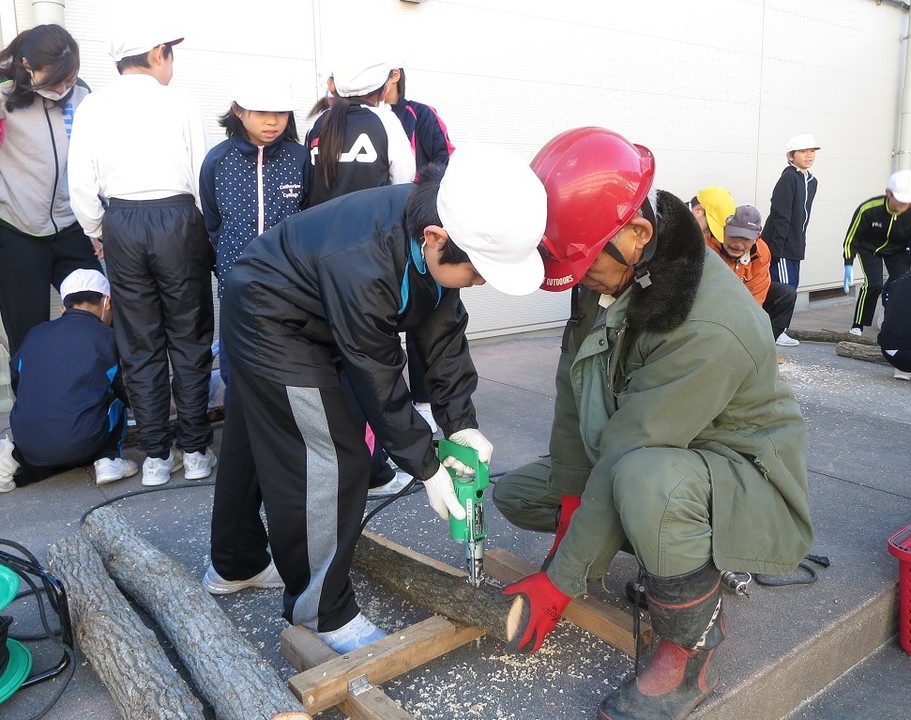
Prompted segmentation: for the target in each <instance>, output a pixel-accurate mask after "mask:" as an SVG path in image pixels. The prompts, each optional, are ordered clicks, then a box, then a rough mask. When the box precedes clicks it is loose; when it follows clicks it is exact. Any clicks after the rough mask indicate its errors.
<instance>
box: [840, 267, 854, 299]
mask: <svg viewBox="0 0 911 720" xmlns="http://www.w3.org/2000/svg"><path fill="white" fill-rule="evenodd" d="M853 282H854V266H853V265H845V282H844V284H843V285H842V289H843V290H844V291H845V295H847V294H848V293H849V292H850V290H851V283H853Z"/></svg>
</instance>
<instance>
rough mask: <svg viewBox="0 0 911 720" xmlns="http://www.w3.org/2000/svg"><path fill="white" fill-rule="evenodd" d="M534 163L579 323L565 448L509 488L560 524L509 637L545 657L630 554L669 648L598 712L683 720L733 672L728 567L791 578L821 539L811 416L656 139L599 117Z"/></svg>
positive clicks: (554, 261)
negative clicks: (723, 669) (554, 638)
mask: <svg viewBox="0 0 911 720" xmlns="http://www.w3.org/2000/svg"><path fill="white" fill-rule="evenodd" d="M532 168H533V169H534V170H535V172H536V173H537V175H538V177H539V178H540V179H541V181H542V182H543V183H544V187H545V189H546V190H547V196H548V208H547V227H546V231H545V237H544V239H543V241H542V246H541V250H542V254H543V255H544V264H545V280H544V283H543V285H542V287H543V288H544V289H546V290H563V289H568V288H572V316H571V318H570V320H569V323H568V324H567V327H566V331H565V333H564V342H563V348H562V350H563V354H562V356H561V359H560V363H559V366H558V371H557V399H556V407H555V415H554V424H553V429H552V433H551V443H550V450H551V455H550V456H549V457H548V458H546V459H543V460H539V461H537V462H535V463H532V464H530V465H526V466H524V467H521V468H518V469H517V470H514V471H513V472H511V473H509V474H507V475H505V476H504V477H502V478H501V479H500V480H499V481H498V482H497V485H496V487H495V490H494V494H493V499H494V502H495V503H496V505H497V507H498V508H499V509H500V510H501V511H502V512H503V514H504V515H505V516H506V517H507V518H508V519H509V520H510V521H512V522H513V523H515V524H516V525H518V526H519V527H522V528H526V529H532V530H539V531H550V532H553V531H554V530H557V532H558V537H557V541H556V542H555V543H554V547H553V549H552V550H551V552H550V554H549V555H548V558H547V560H546V570H542V571H541V572H538V573H535V574H533V575H530V576H528V577H526V578H524V579H523V580H520V581H518V582H516V583H514V584H512V585H510V586H508V587H507V588H506V589H505V590H504V592H505V593H506V594H507V595H512V596H515V600H514V602H513V607H512V608H511V613H510V616H511V618H513V620H514V621H515V623H514V624H515V632H514V634H513V636H512V639H511V642H510V645H511V646H512V647H513V648H515V649H518V650H522V651H526V652H534V651H536V650H537V649H538V648H539V647H540V646H541V643H542V642H543V641H544V638H545V636H546V635H547V633H548V632H550V631H551V630H552V629H553V628H554V627H555V626H556V624H557V620H558V619H559V617H560V615H561V614H562V612H563V610H564V609H565V608H566V606H567V605H568V603H569V602H570V600H571V598H572V597H575V596H579V595H582V594H583V593H585V592H586V588H587V581H588V579H589V578H590V577H598V576H599V575H601V574H603V573H604V572H605V571H606V570H607V568H608V566H609V565H610V563H611V561H612V559H613V558H614V555H616V553H617V552H618V551H619V550H620V549H621V548H624V547H625V548H628V549H631V550H632V551H633V552H634V553H635V555H636V558H637V560H638V561H639V564H640V566H641V568H642V583H643V584H644V586H645V589H646V596H647V600H648V605H649V608H650V611H651V622H652V626H653V628H654V630H655V632H656V633H657V635H658V636H659V638H660V640H659V643H658V648H657V651H656V653H655V655H654V656H653V657H652V659H651V661H650V663H649V664H648V666H647V667H646V668H645V670H644V671H643V672H642V673H641V674H639V675H638V677H633V678H630V679H629V680H627V681H626V682H624V683H623V684H622V685H621V686H620V687H619V688H618V689H617V690H616V691H614V692H613V693H611V694H610V695H609V696H607V697H606V698H605V699H604V700H603V701H602V702H601V704H600V706H599V717H601V718H604V719H606V720H629V719H632V718H635V719H636V720H649V719H658V718H661V719H662V720H668V719H670V718H677V719H679V718H683V717H685V716H686V715H688V714H689V712H690V711H691V710H692V709H693V708H694V707H695V706H696V705H697V704H698V703H699V702H700V701H702V700H703V699H704V698H705V697H706V696H707V695H708V694H709V693H710V692H711V690H712V688H713V687H714V685H715V683H716V682H717V679H718V670H717V668H716V667H715V663H714V661H713V656H714V650H715V648H716V647H717V646H718V645H719V644H720V643H721V641H722V640H723V639H724V635H725V624H724V618H723V614H722V611H721V593H720V582H719V578H720V573H719V568H722V569H724V570H738V571H749V572H754V573H767V574H773V575H777V574H783V573H789V572H791V571H792V570H793V569H794V568H795V567H796V566H797V563H798V562H799V561H800V559H801V558H802V557H803V556H804V554H805V553H806V551H807V549H808V548H809V546H810V543H811V541H812V538H813V529H812V525H811V522H810V512H809V504H808V499H807V479H806V449H805V439H804V436H805V428H804V421H803V418H802V417H801V414H800V408H799V406H798V404H797V401H796V400H795V399H794V396H793V395H792V394H791V392H790V390H789V389H788V388H787V387H786V386H785V385H784V384H782V383H781V382H779V380H778V363H777V361H776V353H775V345H774V341H773V339H772V337H771V335H770V333H769V321H768V318H767V317H766V315H765V313H763V311H762V309H761V308H760V307H759V306H758V305H757V304H756V303H755V302H753V301H752V300H751V299H750V295H749V293H748V292H747V290H746V289H745V288H744V287H743V283H742V282H741V281H740V280H739V279H738V278H737V277H736V276H735V275H734V273H732V272H731V271H730V270H729V269H728V268H727V267H725V265H724V263H723V262H722V261H721V260H720V259H719V258H718V257H717V256H716V255H715V254H714V253H707V252H706V247H705V243H704V242H703V238H702V233H701V232H700V229H699V226H698V225H697V223H696V220H695V219H694V217H693V215H692V214H691V213H690V211H689V209H688V207H687V206H686V204H684V203H683V202H681V201H680V200H679V199H678V198H676V197H674V196H673V195H671V194H670V193H667V192H661V191H658V192H655V191H653V188H652V183H653V180H654V170H655V162H654V157H653V156H652V154H651V152H649V151H648V149H646V148H644V147H641V146H638V145H633V144H631V143H629V142H628V141H627V140H626V139H625V138H623V137H621V136H620V135H617V134H616V133H613V132H610V131H609V130H604V129H601V128H580V129H576V130H570V131H568V132H566V133H563V134H562V135H559V136H558V137H556V138H554V139H553V140H551V141H550V142H549V143H547V145H545V146H544V148H543V149H542V150H541V151H540V152H539V153H538V155H537V156H536V158H535V159H534V160H533V161H532Z"/></svg>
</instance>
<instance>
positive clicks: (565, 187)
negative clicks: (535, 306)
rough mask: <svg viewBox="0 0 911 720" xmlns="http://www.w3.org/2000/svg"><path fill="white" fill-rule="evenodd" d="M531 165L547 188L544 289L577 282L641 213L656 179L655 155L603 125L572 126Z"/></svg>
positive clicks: (566, 287) (541, 152)
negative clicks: (601, 126) (609, 243)
mask: <svg viewBox="0 0 911 720" xmlns="http://www.w3.org/2000/svg"><path fill="white" fill-rule="evenodd" d="M531 168H532V170H534V171H535V174H536V175H537V176H538V177H539V178H540V179H541V182H542V183H544V189H545V190H546V191H547V227H546V229H545V231H544V238H543V240H542V241H541V245H540V247H539V249H540V250H541V255H542V257H543V258H544V282H543V284H542V285H541V288H542V289H544V290H550V291H551V292H557V291H560V290H566V289H568V288H570V287H572V286H573V285H576V284H577V283H578V282H579V281H580V280H581V279H582V278H583V277H584V276H585V273H586V272H588V269H589V268H590V267H591V264H592V263H593V262H594V261H595V258H596V257H597V256H598V253H600V252H601V251H602V250H603V249H604V247H605V246H606V245H607V243H608V242H609V241H610V240H611V239H612V238H613V237H614V236H615V235H616V234H617V233H618V232H620V230H621V228H623V226H624V225H626V224H627V223H628V222H629V221H630V220H632V219H633V217H634V216H635V215H636V213H637V212H638V210H639V208H640V207H641V206H642V204H643V203H644V202H645V200H646V198H647V197H648V193H649V190H650V189H651V187H652V182H653V181H654V178H655V158H654V156H653V155H652V153H651V151H650V150H649V149H648V148H645V147H643V146H641V145H634V144H633V143H630V142H629V141H628V140H626V138H624V137H623V136H621V135H618V134H617V133H615V132H612V131H610V130H606V129H605V128H599V127H583V128H575V129H573V130H567V131H566V132H563V133H561V134H560V135H557V136H556V137H555V138H553V139H552V140H551V141H550V142H548V143H547V144H546V145H545V146H544V147H543V148H541V150H540V151H539V152H538V154H537V155H536V156H535V158H534V160H532V161H531Z"/></svg>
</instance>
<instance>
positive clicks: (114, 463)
mask: <svg viewBox="0 0 911 720" xmlns="http://www.w3.org/2000/svg"><path fill="white" fill-rule="evenodd" d="M138 472H139V466H138V465H137V464H136V463H134V462H133V461H132V460H127V459H126V458H120V457H119V458H114V459H111V458H99V459H98V460H96V461H95V484H96V485H106V484H107V483H112V482H116V481H117V480H123V479H124V478H128V477H133V476H134V475H135V474H136V473H138Z"/></svg>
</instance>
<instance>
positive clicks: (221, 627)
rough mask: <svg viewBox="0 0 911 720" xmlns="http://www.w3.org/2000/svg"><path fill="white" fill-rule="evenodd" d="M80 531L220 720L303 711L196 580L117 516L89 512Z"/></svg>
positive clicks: (258, 719)
mask: <svg viewBox="0 0 911 720" xmlns="http://www.w3.org/2000/svg"><path fill="white" fill-rule="evenodd" d="M82 532H84V533H85V534H86V535H87V537H88V538H89V540H90V541H91V543H92V545H94V546H95V549H96V550H97V551H98V554H99V555H100V556H101V559H102V560H103V561H104V564H105V565H106V566H107V569H108V572H109V573H110V575H111V576H112V577H113V578H114V579H115V580H116V581H117V584H118V585H119V586H120V587H121V588H123V589H124V590H125V591H126V592H127V593H128V594H129V595H130V596H131V597H132V598H133V599H134V600H135V601H136V602H137V603H138V604H139V605H141V606H142V607H143V609H144V610H145V611H146V612H147V613H148V614H149V615H150V616H151V617H152V618H153V619H154V620H155V622H156V623H158V626H159V627H160V628H161V630H162V631H163V632H164V634H165V635H166V636H167V637H168V639H169V640H170V641H171V643H172V644H173V646H174V649H175V650H176V651H177V653H178V655H179V656H180V659H181V660H182V661H183V664H184V666H185V667H186V669H187V670H188V672H189V673H190V677H191V678H192V679H193V682H194V683H195V684H196V687H197V689H198V690H199V691H200V693H201V694H202V695H203V696H204V697H205V698H206V700H207V701H208V702H209V703H210V704H211V705H212V707H213V708H214V710H215V713H216V715H217V716H218V717H219V719H220V720H271V718H273V717H274V716H276V715H279V714H280V713H282V712H302V711H303V708H302V707H301V705H300V703H299V702H298V701H297V700H296V699H295V697H294V696H293V695H292V694H291V691H290V690H288V688H287V687H286V685H285V683H284V681H283V680H282V679H281V678H280V677H279V676H278V674H277V673H276V672H275V670H274V669H273V668H272V666H271V665H269V664H268V663H267V662H266V661H265V660H264V659H263V658H262V656H261V655H260V654H259V653H258V652H257V651H256V650H255V649H253V647H252V646H251V645H250V644H249V643H248V642H247V641H246V640H245V639H244V638H243V637H242V636H241V635H240V634H239V633H238V632H237V630H236V629H235V628H234V626H233V625H232V624H231V621H230V620H229V619H228V617H227V616H226V615H225V614H224V612H223V611H222V609H221V608H220V607H219V606H218V603H216V602H215V600H214V599H212V597H211V596H210V595H209V594H208V593H207V592H206V591H205V590H204V589H203V587H202V585H201V584H200V582H199V580H198V579H197V578H194V577H192V576H191V575H190V574H189V573H188V572H187V570H186V568H184V567H183V566H182V565H180V564H179V563H177V562H175V561H174V560H172V559H171V558H169V557H168V556H167V555H165V554H164V553H162V552H161V551H160V550H158V549H157V548H156V547H154V546H153V545H151V544H150V543H148V542H146V540H144V539H143V538H142V536H140V535H139V533H138V532H136V530H135V529H134V528H133V527H132V526H131V525H130V524H129V523H128V522H127V520H126V518H124V517H123V515H122V514H121V513H120V512H119V511H117V510H116V509H114V508H112V507H110V506H108V507H102V508H99V509H97V510H95V511H93V512H92V513H90V514H89V515H88V517H86V519H85V522H84V524H83V526H82Z"/></svg>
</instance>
